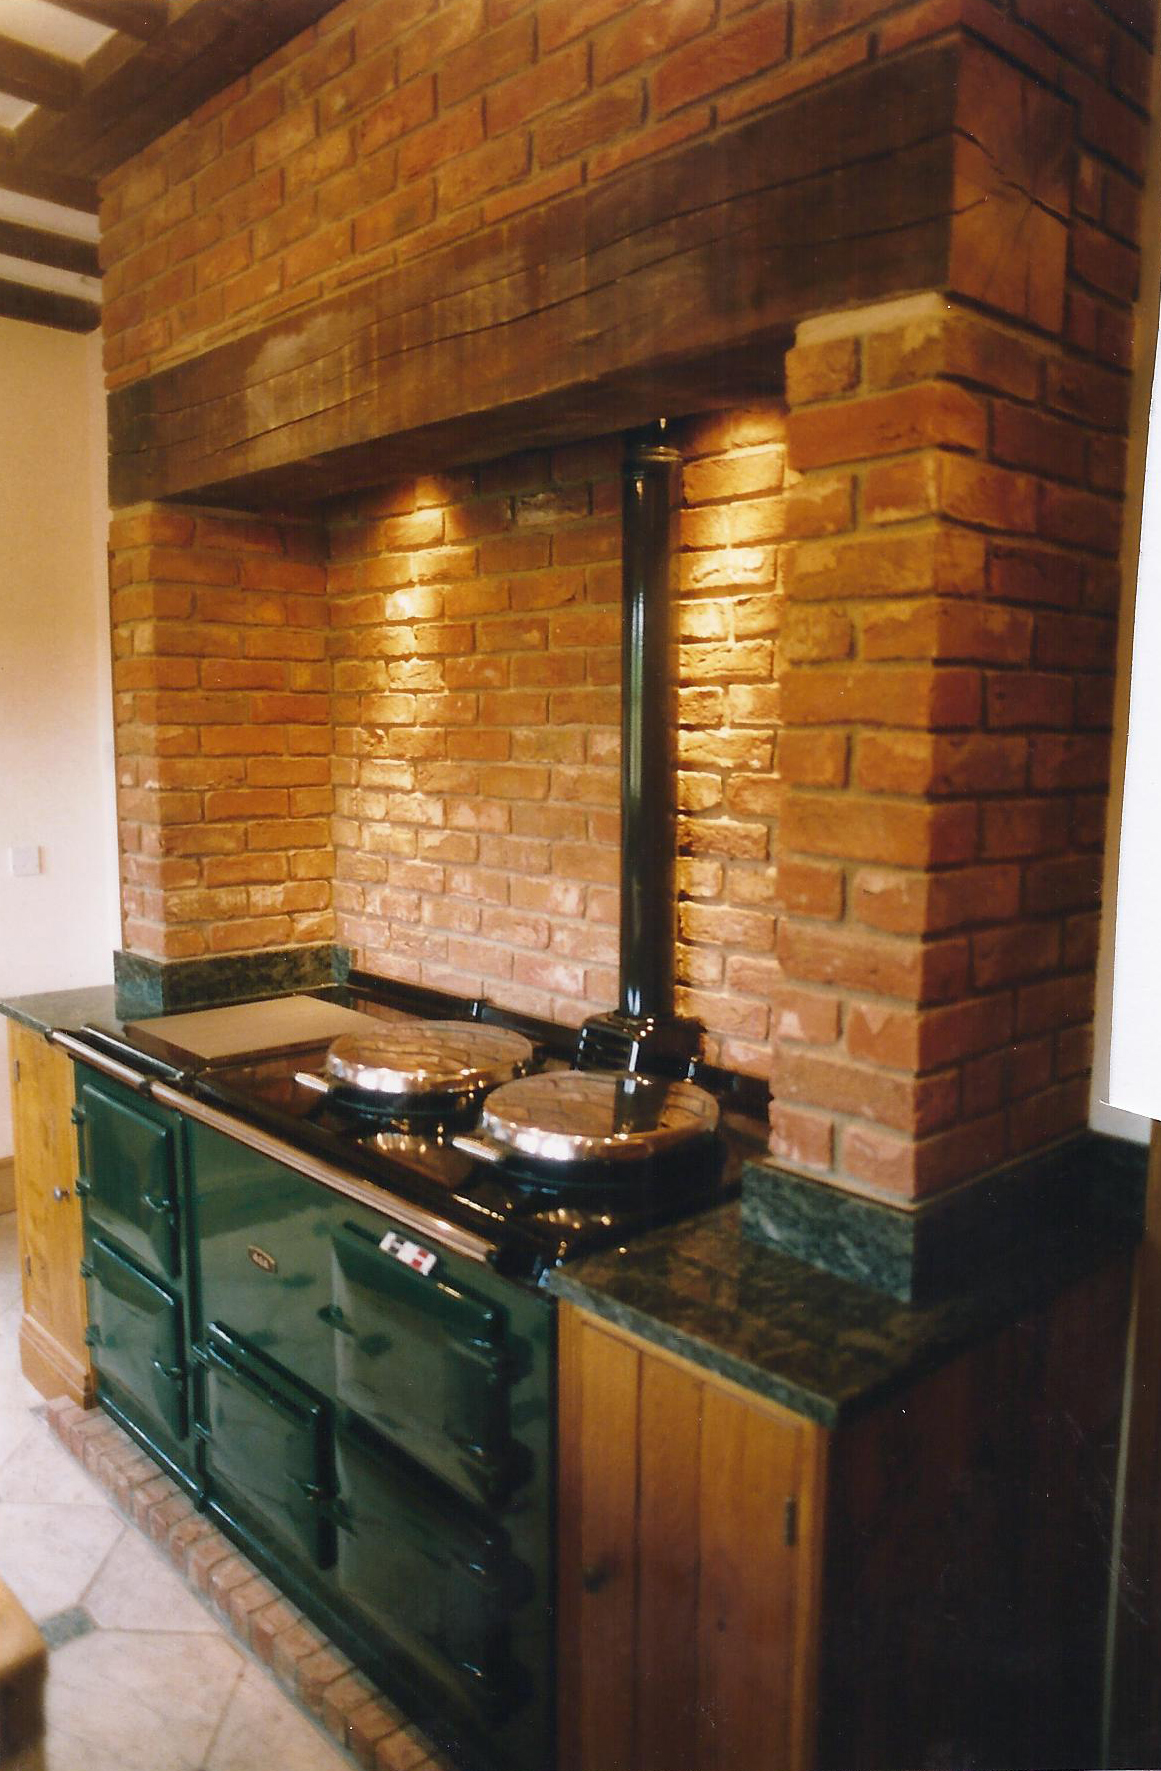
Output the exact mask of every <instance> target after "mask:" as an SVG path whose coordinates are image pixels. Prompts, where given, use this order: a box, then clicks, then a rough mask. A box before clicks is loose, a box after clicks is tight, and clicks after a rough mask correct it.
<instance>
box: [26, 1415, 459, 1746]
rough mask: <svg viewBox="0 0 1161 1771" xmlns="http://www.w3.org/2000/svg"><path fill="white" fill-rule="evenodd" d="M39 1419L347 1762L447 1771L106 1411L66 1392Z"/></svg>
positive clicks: (424, 1741)
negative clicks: (348, 1757) (80, 1404)
mask: <svg viewBox="0 0 1161 1771" xmlns="http://www.w3.org/2000/svg"><path fill="white" fill-rule="evenodd" d="M45 1414H46V1417H47V1420H48V1424H49V1426H50V1428H51V1430H52V1432H53V1433H54V1434H55V1436H56V1437H57V1438H58V1439H59V1440H60V1442H61V1444H62V1445H63V1446H64V1448H65V1450H66V1451H68V1452H70V1453H71V1454H72V1456H73V1457H75V1458H76V1459H77V1461H78V1463H80V1464H82V1465H83V1466H84V1468H85V1469H86V1470H87V1471H88V1473H89V1475H90V1476H92V1478H93V1479H94V1481H96V1482H97V1483H99V1484H100V1486H101V1487H102V1488H103V1489H104V1490H105V1492H106V1493H107V1494H108V1495H109V1497H110V1499H111V1500H112V1502H113V1504H114V1506H116V1508H117V1509H118V1511H119V1512H120V1513H122V1514H123V1515H124V1517H125V1518H126V1519H128V1520H129V1521H130V1522H131V1523H132V1524H134V1525H136V1526H137V1528H138V1530H140V1531H142V1532H143V1533H144V1534H145V1536H146V1537H148V1538H149V1539H150V1540H151V1541H152V1542H153V1543H154V1544H155V1545H157V1547H158V1548H159V1549H161V1550H163V1551H164V1552H165V1553H166V1554H167V1555H168V1556H169V1558H170V1561H171V1562H172V1563H173V1565H174V1567H175V1568H176V1569H177V1571H178V1573H179V1574H181V1575H182V1577H183V1578H184V1579H185V1581H186V1582H187V1583H188V1585H189V1586H190V1587H191V1588H192V1589H193V1590H194V1591H195V1592H196V1593H197V1594H198V1595H199V1596H200V1597H201V1598H203V1599H205V1600H206V1601H207V1602H208V1603H209V1605H210V1606H211V1607H212V1609H213V1611H214V1613H215V1614H216V1616H217V1617H219V1618H220V1619H221V1621H222V1623H223V1624H224V1625H225V1627H226V1628H227V1629H228V1630H229V1631H230V1633H231V1635H233V1636H234V1637H235V1639H236V1640H237V1641H239V1642H240V1643H241V1644H242V1646H243V1647H245V1648H248V1649H249V1650H250V1651H251V1653H253V1654H255V1655H256V1656H257V1658H258V1659H259V1660H260V1661H261V1662H262V1663H263V1665H264V1666H266V1667H267V1668H269V1670H270V1671H271V1672H272V1673H273V1675H274V1677H275V1678H276V1679H277V1680H278V1683H279V1684H280V1685H281V1686H282V1688H283V1690H284V1691H285V1692H286V1693H287V1695H288V1696H290V1697H291V1698H293V1699H294V1701H295V1702H296V1703H299V1704H301V1705H302V1707H303V1708H304V1709H305V1710H306V1711H307V1712H308V1713H309V1714H310V1715H311V1716H313V1717H314V1718H315V1719H316V1720H318V1721H321V1722H322V1723H323V1726H324V1727H325V1728H326V1730H327V1732H328V1733H329V1734H330V1735H331V1736H332V1738H333V1739H334V1740H335V1742H336V1743H337V1744H338V1745H339V1746H340V1747H342V1748H343V1749H344V1750H345V1751H346V1752H348V1753H350V1754H351V1756H352V1757H353V1759H354V1760H355V1763H356V1764H358V1765H360V1766H363V1767H365V1768H366V1771H455V1767H454V1766H453V1764H452V1762H451V1760H449V1759H446V1758H443V1757H442V1756H441V1755H440V1754H439V1753H437V1751H436V1749H435V1748H434V1746H433V1745H432V1743H431V1741H430V1740H428V1739H427V1737H426V1736H425V1735H424V1734H422V1733H421V1731H420V1730H419V1729H418V1728H416V1727H413V1726H412V1725H411V1724H409V1723H408V1721H407V1718H406V1716H404V1715H403V1714H401V1712H400V1711H399V1710H397V1709H396V1708H395V1707H394V1705H393V1704H391V1703H389V1702H388V1701H387V1699H386V1698H385V1697H383V1696H381V1695H380V1693H379V1692H378V1691H376V1689H375V1687H374V1685H373V1684H372V1683H371V1681H370V1680H369V1679H367V1678H365V1677H364V1676H363V1674H362V1673H360V1672H358V1671H356V1669H355V1667H354V1666H353V1665H352V1663H351V1661H350V1660H348V1659H347V1657H346V1655H345V1654H341V1653H340V1652H339V1650H338V1649H337V1648H336V1647H335V1646H334V1645H333V1643H331V1642H330V1641H328V1639H327V1637H326V1636H324V1635H323V1633H322V1632H321V1630H318V1629H316V1628H315V1626H314V1624H312V1623H309V1622H307V1620H306V1619H305V1618H304V1617H303V1615H302V1612H301V1611H299V1610H297V1609H296V1607H295V1606H293V1605H291V1604H290V1603H289V1601H288V1600H287V1599H285V1598H284V1597H283V1596H282V1594H281V1593H280V1592H279V1591H278V1588H277V1587H276V1586H274V1585H273V1583H272V1582H271V1581H269V1580H267V1579H266V1577H265V1575H263V1574H260V1573H259V1572H258V1569H257V1568H255V1566H254V1564H253V1563H252V1562H250V1561H248V1560H247V1558H246V1557H245V1556H243V1555H242V1554H241V1552H240V1551H239V1550H238V1549H236V1548H235V1546H234V1545H233V1544H232V1543H231V1542H230V1541H229V1539H228V1538H227V1537H225V1535H224V1534H223V1533H222V1532H221V1531H219V1530H218V1528H217V1526H216V1525H214V1524H213V1523H212V1521H211V1520H209V1519H207V1518H206V1517H205V1516H204V1515H203V1514H201V1513H199V1512H197V1510H196V1509H195V1507H194V1505H193V1502H192V1501H191V1500H190V1499H189V1497H188V1496H187V1495H186V1494H184V1493H183V1492H182V1490H181V1489H180V1488H179V1487H178V1485H177V1483H176V1482H174V1481H172V1480H171V1479H170V1477H169V1476H166V1475H164V1474H163V1473H162V1472H161V1471H160V1470H159V1469H158V1468H157V1465H156V1464H155V1463H153V1461H152V1460H151V1459H150V1458H148V1457H147V1456H146V1455H145V1453H144V1452H143V1451H141V1450H140V1449H139V1447H138V1446H137V1445H135V1444H134V1442H133V1440H132V1439H130V1437H129V1435H128V1434H127V1433H125V1432H124V1431H123V1430H122V1429H121V1428H120V1427H119V1426H118V1425H117V1423H116V1422H115V1421H113V1420H111V1419H110V1418H109V1416H108V1415H107V1414H102V1413H100V1412H99V1411H94V1410H92V1409H88V1410H86V1409H83V1408H79V1407H78V1406H77V1404H76V1403H75V1402H70V1401H69V1399H68V1398H67V1397H65V1396H58V1397H55V1398H54V1399H53V1400H52V1401H50V1402H49V1403H48V1405H47V1407H46V1409H45Z"/></svg>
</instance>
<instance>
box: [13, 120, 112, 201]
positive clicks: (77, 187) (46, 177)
mask: <svg viewBox="0 0 1161 1771" xmlns="http://www.w3.org/2000/svg"><path fill="white" fill-rule="evenodd" d="M0 191H12V192H13V193H14V194H15V195H16V196H18V197H36V198H38V199H39V200H40V202H42V203H59V204H60V205H61V206H62V208H64V209H80V210H82V211H83V212H84V213H85V214H86V215H96V213H97V208H98V198H97V186H96V181H95V180H93V179H91V178H74V177H72V176H71V175H70V174H68V173H64V172H48V171H46V170H45V169H44V168H43V167H39V166H29V165H28V164H27V163H26V162H25V161H22V160H19V159H18V158H17V156H16V147H15V138H14V135H13V131H12V130H11V129H0Z"/></svg>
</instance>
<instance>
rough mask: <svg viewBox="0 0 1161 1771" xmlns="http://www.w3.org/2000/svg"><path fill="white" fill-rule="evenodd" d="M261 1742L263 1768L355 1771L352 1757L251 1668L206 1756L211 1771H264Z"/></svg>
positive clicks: (234, 1695) (236, 1690)
mask: <svg viewBox="0 0 1161 1771" xmlns="http://www.w3.org/2000/svg"><path fill="white" fill-rule="evenodd" d="M256 1741H261V1742H262V1748H261V1765H262V1767H266V1766H269V1767H270V1768H271V1771H274V1768H275V1767H277V1771H350V1765H351V1761H350V1759H348V1758H347V1756H346V1754H345V1753H339V1752H336V1751H335V1749H334V1748H333V1747H332V1746H331V1745H330V1744H329V1743H328V1741H327V1740H326V1739H325V1737H324V1736H323V1735H322V1734H321V1733H320V1732H319V1730H318V1729H317V1728H316V1727H314V1725H313V1724H312V1723H311V1722H309V1721H308V1720H307V1718H306V1717H305V1716H303V1715H300V1714H299V1712H298V1711H297V1710H295V1709H292V1708H291V1707H290V1705H289V1704H288V1703H287V1702H286V1700H285V1698H283V1697H282V1695H281V1693H280V1692H279V1691H278V1690H277V1689H276V1688H275V1687H274V1686H273V1685H272V1684H271V1682H270V1680H269V1678H268V1677H267V1676H266V1675H265V1674H264V1673H262V1672H260V1671H259V1670H258V1669H257V1668H256V1667H247V1669H246V1671H245V1673H244V1674H243V1676H242V1678H241V1680H240V1681H239V1683H238V1685H237V1687H236V1689H235V1691H234V1694H233V1696H232V1697H231V1698H230V1701H229V1703H228V1704H227V1706H226V1713H225V1715H224V1717H223V1718H222V1722H221V1725H220V1726H219V1728H218V1732H217V1734H216V1736H215V1738H214V1741H213V1743H212V1745H211V1747H210V1750H209V1752H208V1753H207V1755H206V1762H205V1771H259V1761H258V1760H257V1759H256V1758H255V1742H256Z"/></svg>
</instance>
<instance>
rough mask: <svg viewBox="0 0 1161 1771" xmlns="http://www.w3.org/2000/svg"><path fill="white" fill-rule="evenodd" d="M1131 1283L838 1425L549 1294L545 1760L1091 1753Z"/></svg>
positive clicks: (672, 1762) (1002, 1331) (588, 1763)
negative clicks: (552, 1382) (553, 1723)
mask: <svg viewBox="0 0 1161 1771" xmlns="http://www.w3.org/2000/svg"><path fill="white" fill-rule="evenodd" d="M1128 1282H1129V1259H1128V1256H1127V1255H1126V1256H1118V1257H1117V1258H1116V1259H1113V1260H1111V1261H1108V1262H1106V1263H1105V1264H1103V1265H1102V1266H1100V1267H1099V1268H1098V1269H1097V1270H1096V1271H1094V1272H1091V1273H1089V1274H1087V1275H1085V1276H1082V1277H1078V1278H1076V1279H1074V1281H1073V1282H1072V1283H1070V1284H1068V1285H1067V1286H1066V1287H1065V1288H1064V1289H1062V1290H1061V1291H1060V1292H1059V1293H1058V1294H1057V1295H1056V1296H1055V1297H1054V1298H1052V1299H1051V1300H1050V1301H1047V1302H1045V1303H1044V1304H1042V1305H1041V1306H1039V1307H1037V1308H1033V1309H1029V1310H1027V1311H1026V1312H1025V1313H1023V1314H1021V1315H1020V1316H1018V1317H1017V1318H1016V1319H1015V1320H1013V1321H1009V1322H1008V1323H1007V1324H1006V1325H1003V1326H997V1328H996V1329H995V1330H994V1332H992V1333H990V1334H985V1335H983V1336H982V1337H981V1338H979V1339H977V1340H976V1341H975V1342H974V1344H972V1345H971V1346H970V1347H968V1348H965V1349H964V1350H963V1351H961V1352H960V1353H958V1354H957V1355H954V1356H951V1357H948V1358H945V1359H944V1360H943V1361H941V1362H940V1363H939V1364H938V1366H937V1367H936V1368H935V1369H927V1370H924V1369H922V1368H920V1369H917V1370H916V1371H915V1373H914V1375H913V1377H912V1379H911V1381H910V1382H908V1383H906V1384H901V1385H898V1386H896V1387H895V1389H894V1390H893V1392H892V1393H891V1394H890V1396H888V1397H884V1398H883V1399H882V1400H879V1401H878V1402H875V1403H872V1404H869V1405H868V1406H866V1407H865V1408H863V1409H861V1410H857V1411H854V1413H853V1414H852V1416H851V1418H849V1419H848V1420H840V1422H839V1424H838V1425H837V1426H835V1427H834V1428H824V1427H821V1426H818V1425H816V1424H815V1423H813V1422H812V1421H810V1420H808V1419H806V1418H804V1417H801V1416H798V1415H796V1414H793V1413H791V1412H789V1411H787V1410H785V1409H782V1408H780V1407H778V1406H777V1405H775V1404H774V1403H770V1402H767V1401H765V1400H764V1399H762V1398H760V1397H758V1396H755V1395H753V1394H751V1393H749V1392H747V1391H745V1390H742V1389H740V1388H737V1387H736V1386H734V1385H732V1384H730V1383H728V1382H726V1381H724V1380H722V1379H720V1378H718V1377H717V1376H715V1375H713V1374H712V1373H710V1372H708V1371H706V1370H703V1369H701V1368H700V1367H697V1366H694V1365H692V1364H690V1363H687V1362H686V1361H685V1360H683V1359H681V1358H679V1357H677V1356H676V1355H674V1354H671V1353H670V1352H668V1350H664V1349H662V1348H660V1347H658V1346H656V1345H654V1344H653V1343H647V1342H645V1341H640V1340H637V1339H636V1338H635V1337H633V1336H631V1335H628V1334H626V1333H624V1332H623V1331H622V1330H620V1329H619V1328H617V1327H614V1326H612V1325H610V1324H609V1323H608V1322H607V1321H605V1320H604V1319H603V1318H598V1317H596V1316H593V1315H588V1314H586V1313H584V1312H583V1311H582V1310H580V1309H578V1308H576V1307H574V1306H572V1305H568V1304H565V1305H562V1307H561V1311H560V1349H559V1355H560V1362H559V1392H558V1407H559V1415H558V1420H559V1462H560V1473H559V1497H560V1508H559V1520H560V1523H559V1546H558V1547H559V1576H558V1594H559V1604H560V1624H559V1637H558V1643H559V1657H560V1659H559V1681H558V1690H559V1739H560V1749H559V1771H899V1767H900V1766H903V1765H910V1766H921V1765H927V1766H930V1765H1080V1764H1084V1765H1095V1764H1098V1763H1104V1762H1105V1761H1104V1760H1103V1759H1102V1758H1101V1757H1100V1753H1101V1745H1100V1724H1101V1694H1102V1682H1103V1672H1104V1649H1105V1622H1106V1616H1107V1601H1108V1588H1109V1567H1110V1558H1111V1555H1112V1545H1113V1541H1114V1539H1113V1526H1114V1518H1113V1496H1114V1493H1115V1491H1116V1479H1117V1453H1118V1441H1119V1422H1120V1408H1121V1394H1122V1385H1123V1377H1124V1348H1125V1333H1126V1316H1127V1305H1128V1297H1129V1283H1128Z"/></svg>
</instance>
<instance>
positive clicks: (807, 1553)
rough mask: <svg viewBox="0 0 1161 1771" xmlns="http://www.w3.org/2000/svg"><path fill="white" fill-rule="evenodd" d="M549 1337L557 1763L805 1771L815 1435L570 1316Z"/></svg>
mask: <svg viewBox="0 0 1161 1771" xmlns="http://www.w3.org/2000/svg"><path fill="white" fill-rule="evenodd" d="M560 1346H561V1366H560V1383H561V1390H560V1431H561V1445H560V1466H561V1498H560V1517H561V1534H560V1562H561V1566H560V1582H559V1593H560V1625H561V1631H560V1652H561V1694H560V1695H561V1710H560V1741H561V1746H560V1758H559V1764H560V1768H561V1771H737V1768H738V1767H742V1766H744V1767H746V1771H801V1768H803V1767H805V1766H806V1765H807V1764H808V1763H809V1762H810V1756H811V1753H812V1740H811V1735H812V1729H811V1725H810V1716H811V1714H812V1701H811V1699H812V1692H813V1647H812V1643H813V1636H814V1600H813V1595H814V1592H815V1590H816V1581H817V1570H818V1562H819V1557H820V1553H821V1544H820V1543H819V1541H818V1535H817V1532H816V1531H815V1530H814V1528H813V1521H815V1520H816V1519H817V1518H818V1516H819V1512H818V1508H817V1506H816V1505H815V1501H814V1493H815V1489H816V1486H817V1483H818V1481H819V1479H820V1477H819V1470H820V1466H821V1461H822V1457H823V1452H824V1440H825V1435H823V1434H822V1433H821V1432H820V1431H819V1430H818V1429H817V1428H815V1427H814V1426H812V1424H811V1423H810V1422H808V1421H805V1420H803V1419H801V1418H799V1417H798V1416H795V1415H791V1414H789V1413H787V1412H785V1411H784V1410H782V1409H778V1408H776V1407H775V1406H774V1405H772V1404H767V1403H764V1402H762V1401H761V1400H759V1399H758V1398H755V1397H751V1396H747V1395H745V1394H744V1393H743V1392H741V1391H738V1390H735V1389H734V1388H733V1387H732V1386H730V1385H728V1384H726V1383H723V1382H720V1381H719V1380H717V1379H714V1378H712V1377H710V1376H708V1375H707V1374H706V1373H705V1372H703V1371H700V1370H698V1369H697V1368H695V1367H694V1366H691V1365H688V1364H686V1363H685V1361H683V1360H680V1359H677V1358H675V1357H674V1356H672V1355H670V1354H667V1353H665V1352H663V1351H662V1350H660V1349H657V1348H653V1347H649V1346H646V1345H644V1344H643V1343H639V1342H636V1341H635V1340H633V1338H632V1337H630V1336H627V1335H623V1334H621V1333H620V1332H618V1331H617V1330H615V1329H611V1328H609V1327H608V1326H607V1325H605V1324H598V1323H595V1322H594V1321H593V1320H592V1318H589V1317H585V1316H583V1315H581V1314H580V1313H579V1312H577V1311H575V1310H572V1309H570V1308H568V1307H563V1308H562V1310H561V1324H560ZM804 1523H806V1524H810V1525H811V1534H810V1536H806V1535H804V1533H803V1530H802V1526H803V1524H804Z"/></svg>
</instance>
